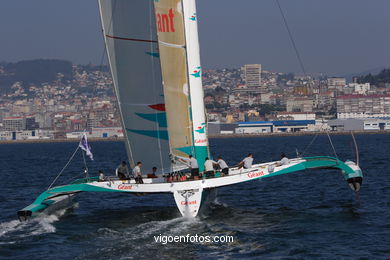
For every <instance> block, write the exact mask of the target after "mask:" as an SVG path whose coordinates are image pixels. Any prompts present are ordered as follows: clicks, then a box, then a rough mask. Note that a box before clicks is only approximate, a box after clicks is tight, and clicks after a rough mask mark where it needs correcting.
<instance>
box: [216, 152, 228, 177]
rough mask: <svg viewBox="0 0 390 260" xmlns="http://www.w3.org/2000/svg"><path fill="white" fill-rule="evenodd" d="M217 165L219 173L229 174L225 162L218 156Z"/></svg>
mask: <svg viewBox="0 0 390 260" xmlns="http://www.w3.org/2000/svg"><path fill="white" fill-rule="evenodd" d="M217 163H218V165H219V168H221V172H222V173H223V174H224V175H228V174H229V166H228V165H227V164H226V162H225V161H224V160H222V158H221V156H218V158H217Z"/></svg>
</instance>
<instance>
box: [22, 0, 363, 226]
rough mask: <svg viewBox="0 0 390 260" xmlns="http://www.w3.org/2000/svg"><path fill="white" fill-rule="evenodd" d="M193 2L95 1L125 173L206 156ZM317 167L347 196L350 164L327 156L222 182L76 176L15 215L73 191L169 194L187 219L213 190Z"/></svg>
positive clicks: (357, 180)
mask: <svg viewBox="0 0 390 260" xmlns="http://www.w3.org/2000/svg"><path fill="white" fill-rule="evenodd" d="M195 1H196V0H131V1H129V0H99V1H98V2H99V8H100V16H101V22H102V26H103V33H104V39H105V45H106V49H107V55H108V60H109V64H110V68H111V73H112V77H113V81H114V87H115V93H116V96H117V100H118V103H119V109H120V115H121V121H122V126H123V128H124V136H125V146H126V150H127V155H128V159H129V162H130V164H131V166H132V167H133V166H134V162H135V161H142V162H143V169H151V168H152V167H154V166H155V167H157V168H158V171H159V174H160V176H161V175H162V174H166V173H177V172H185V171H186V170H185V169H184V170H183V164H182V163H180V162H179V161H175V160H172V158H175V156H173V157H172V155H177V156H182V157H183V156H184V157H185V156H188V155H190V154H191V155H193V156H194V157H195V158H196V159H197V160H198V163H199V168H200V169H199V170H200V171H202V170H203V163H204V161H205V158H206V157H210V152H209V146H208V138H207V124H206V113H205V108H204V103H203V88H202V80H201V74H202V68H201V65H200V54H199V40H198V28H197V27H198V26H197V13H196V3H195ZM317 168H335V169H339V170H341V171H342V173H343V175H344V178H345V179H346V180H347V181H348V182H349V183H350V186H351V187H352V189H353V190H354V191H358V190H359V188H360V185H361V183H362V177H363V176H362V171H361V170H360V168H359V166H358V164H356V163H354V162H351V161H347V162H343V161H341V160H339V159H338V158H334V157H329V156H317V157H303V158H295V159H292V160H290V163H289V164H288V165H282V166H278V165H277V164H276V162H267V163H262V164H256V165H253V166H252V168H250V169H239V168H237V167H236V168H230V173H229V175H227V176H224V177H215V178H207V179H199V180H185V181H174V182H167V180H166V179H165V178H163V177H159V178H144V179H143V181H144V183H143V184H137V183H135V181H134V180H126V181H122V180H119V179H118V178H114V177H112V178H109V180H106V181H98V180H97V179H96V178H83V179H79V180H76V181H74V182H72V183H70V184H67V185H62V186H56V187H50V188H49V189H48V190H46V191H44V192H43V193H42V194H40V195H39V196H38V197H37V199H36V200H35V201H34V202H33V203H32V204H31V205H29V206H27V207H25V208H23V209H22V210H20V211H18V217H19V219H20V220H26V219H28V218H30V217H31V216H35V215H38V214H40V213H47V212H50V211H51V210H55V209H57V208H58V207H59V206H62V205H63V204H66V203H68V202H69V201H70V200H71V199H72V197H73V195H74V194H76V193H79V192H124V193H133V194H138V195H139V194H149V193H173V196H174V199H175V202H176V205H177V207H178V209H179V211H180V213H181V214H182V215H183V216H185V217H195V216H197V215H198V214H199V212H200V211H201V209H202V208H204V207H203V206H204V205H206V204H207V201H208V200H210V198H213V197H214V196H215V194H216V188H218V187H222V186H226V185H232V184H237V183H242V182H246V181H253V180H257V179H261V178H266V177H272V176H276V175H281V174H287V173H292V172H296V171H301V170H304V169H317Z"/></svg>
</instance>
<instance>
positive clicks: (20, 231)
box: [0, 209, 68, 244]
mask: <svg viewBox="0 0 390 260" xmlns="http://www.w3.org/2000/svg"><path fill="white" fill-rule="evenodd" d="M67 210H68V209H62V210H58V211H56V212H54V213H53V214H51V215H40V216H37V217H35V218H33V219H31V220H29V221H25V222H20V221H19V220H11V221H7V222H2V223H0V244H15V243H16V241H19V240H20V239H21V238H28V237H31V236H38V235H42V234H47V233H54V232H56V228H55V226H54V223H55V222H57V221H58V220H59V219H60V218H61V217H62V216H64V215H65V214H66V213H67Z"/></svg>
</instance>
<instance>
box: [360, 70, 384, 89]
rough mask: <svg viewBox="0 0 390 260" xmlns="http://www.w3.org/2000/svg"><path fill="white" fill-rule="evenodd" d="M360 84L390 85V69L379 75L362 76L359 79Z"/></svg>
mask: <svg viewBox="0 0 390 260" xmlns="http://www.w3.org/2000/svg"><path fill="white" fill-rule="evenodd" d="M357 81H358V83H370V84H371V85H376V86H384V85H385V83H390V69H383V70H382V71H381V72H379V73H378V74H377V75H372V74H371V73H370V74H368V75H365V76H360V77H358V79H357Z"/></svg>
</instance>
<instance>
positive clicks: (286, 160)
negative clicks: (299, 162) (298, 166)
mask: <svg viewBox="0 0 390 260" xmlns="http://www.w3.org/2000/svg"><path fill="white" fill-rule="evenodd" d="M280 157H281V158H282V159H281V160H280V161H279V162H278V163H277V165H278V166H282V165H287V164H289V163H290V160H289V159H288V158H287V156H286V154H285V153H282V154H281V155H280Z"/></svg>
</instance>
